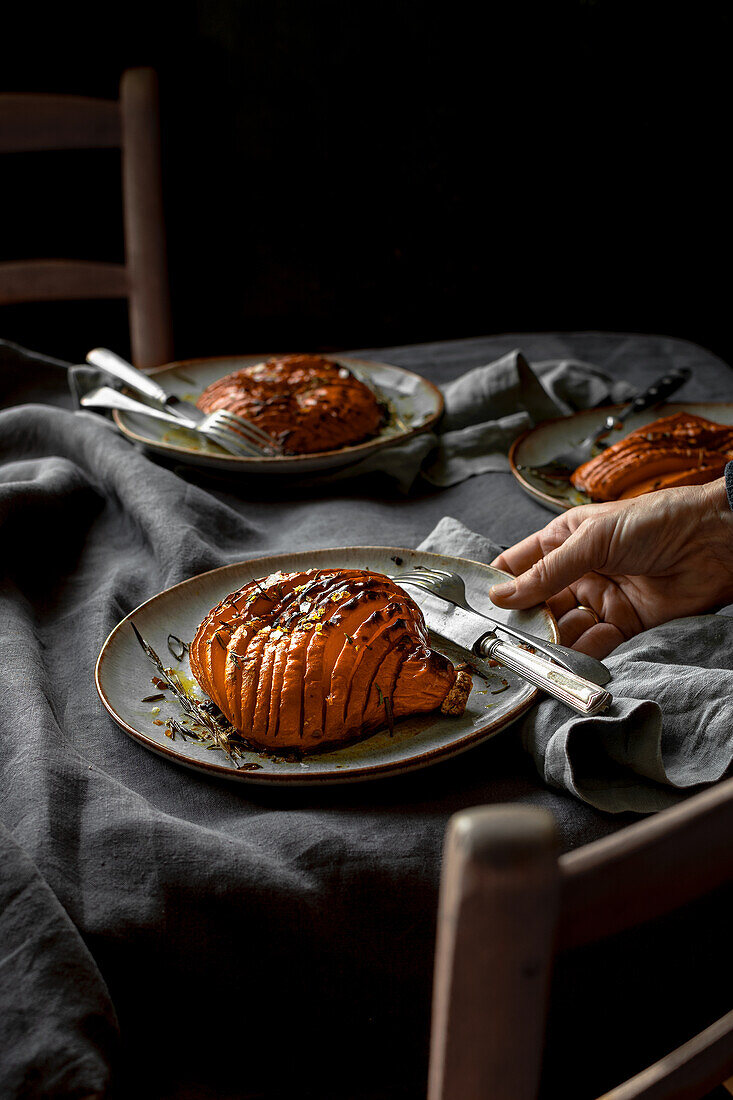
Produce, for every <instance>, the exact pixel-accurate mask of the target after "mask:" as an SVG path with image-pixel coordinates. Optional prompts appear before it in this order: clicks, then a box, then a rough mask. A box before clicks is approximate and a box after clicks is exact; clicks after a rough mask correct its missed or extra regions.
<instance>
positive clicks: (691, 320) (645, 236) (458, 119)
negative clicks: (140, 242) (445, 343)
mask: <svg viewBox="0 0 733 1100" xmlns="http://www.w3.org/2000/svg"><path fill="white" fill-rule="evenodd" d="M730 30H731V16H730V7H729V5H728V4H727V3H722V2H705V0H696V2H695V3H684V4H677V5H675V4H673V3H644V2H642V0H636V2H626V0H543V2H523V0H517V2H515V3H506V4H485V5H483V7H479V6H477V5H471V6H468V5H463V4H461V3H458V4H456V3H450V2H449V0H445V2H444V3H443V4H442V5H441V6H440V7H435V8H433V7H431V6H429V5H427V4H423V3H418V2H413V0H407V2H403V3H400V2H398V0H395V2H393V3H390V4H385V3H379V2H373V3H368V4H360V3H349V2H346V0H339V2H330V0H322V2H316V3H298V2H297V0H289V2H288V0H274V2H273V0H270V2H268V3H263V2H262V0H259V2H255V0H246V2H239V3H237V2H235V0H182V2H179V3H177V4H175V5H166V6H165V7H163V6H162V5H161V6H160V7H157V6H156V5H155V4H150V3H148V4H143V3H141V2H139V0H133V2H129V3H125V4H116V5H101V4H98V5H97V6H96V7H94V8H92V7H91V6H86V5H84V6H81V5H74V4H71V5H56V7H55V8H54V9H50V8H46V6H45V5H44V6H39V5H37V4H33V3H27V4H25V5H20V4H18V3H15V4H14V7H13V10H12V11H8V5H6V6H5V10H4V14H3V15H2V16H0V32H1V37H2V40H3V50H2V61H3V63H2V67H1V68H0V90H6V91H46V92H51V91H62V92H73V93H79V94H91V95H101V96H109V97H115V96H116V95H117V87H118V82H119V76H120V73H121V72H122V70H123V69H124V68H125V67H128V66H134V65H152V66H154V67H155V68H156V69H157V71H158V74H159V78H160V88H161V111H162V125H163V137H164V145H163V168H164V189H165V201H166V217H167V226H168V235H169V253H170V269H171V282H172V292H173V309H174V331H175V343H176V354H177V355H178V356H179V357H189V356H196V355H216V354H227V353H238V352H241V353H246V352H259V351H266V350H267V351H270V350H293V351H294V350H311V349H313V350H315V349H325V348H331V349H335V348H348V347H352V348H355V347H365V346H370V345H371V346H377V345H380V344H382V345H386V344H394V343H408V342H419V341H428V340H434V339H448V338H453V337H461V336H471V335H481V334H490V333H500V332H507V331H517V330H519V331H540V330H546V329H550V330H568V329H608V330H621V331H644V332H656V333H666V334H669V335H674V336H681V337H686V338H688V339H691V340H694V341H696V342H698V343H701V344H704V345H706V346H707V347H709V348H711V349H712V350H713V351H715V352H717V353H718V354H719V355H721V356H722V357H723V358H725V359H727V360H729V361H733V338H732V337H731V334H730V331H729V327H728V310H729V304H728V299H729V286H730V276H729V270H728V269H729V263H730V259H729V258H730V254H731V249H730V245H731V223H730V213H729V212H730V179H729V176H728V175H727V163H728V159H729V157H728V146H729V144H730V111H729V100H730V79H729V66H730V56H731V34H730ZM0 167H1V168H2V175H1V176H0V180H1V184H0V188H1V194H0V197H1V200H2V210H3V215H2V224H3V232H2V236H1V238H0V258H2V259H11V258H16V259H17V258H22V257H25V256H42V255H53V254H55V255H64V254H66V255H70V256H85V257H87V258H98V259H117V258H119V259H121V258H122V239H121V224H120V216H119V180H118V175H119V160H118V155H117V154H116V153H112V152H102V153H99V152H94V153H74V154H58V153H56V154H25V155H18V156H10V157H4V158H2V164H1V166H0ZM0 335H2V336H3V337H5V338H7V339H14V340H18V341H19V342H21V343H25V344H27V345H29V346H31V347H34V348H37V349H39V350H42V351H46V352H49V353H51V354H56V355H65V356H70V357H81V356H82V355H83V353H84V351H85V350H86V349H87V348H89V347H91V346H93V345H94V344H97V343H102V344H107V345H109V346H112V347H115V348H117V349H119V350H126V347H127V335H126V311H125V307H124V306H123V305H122V304H120V303H93V304H91V305H90V304H87V303H85V304H74V305H73V306H69V305H67V304H63V305H56V304H54V305H43V306H22V307H12V308H9V307H5V309H2V310H0Z"/></svg>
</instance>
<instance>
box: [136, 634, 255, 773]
mask: <svg viewBox="0 0 733 1100" xmlns="http://www.w3.org/2000/svg"><path fill="white" fill-rule="evenodd" d="M130 626H131V627H132V629H133V631H134V634H135V637H136V638H137V640H138V642H139V643H140V647H141V648H142V651H143V653H144V654H145V655H146V657H148V658H149V660H151V661H152V662H153V664H154V665H155V667H156V668H157V670H158V673H159V674H160V676H161V678H162V679H163V680H165V682H166V683H167V684H168V687H169V688H170V689H171V691H172V692H173V694H174V695H175V697H176V699H177V700H178V702H179V703H180V704H181V706H182V707H183V709H184V710H185V712H186V714H188V715H189V717H191V718H193V720H194V721H195V722H198V724H199V725H201V726H205V728H206V729H207V730H208V731H209V733H210V734H211V736H212V737H213V739H214V741H215V742H216V745H217V747H218V748H220V749H221V750H222V752H223V753H224V754H225V756H226V757H227V759H228V760H229V761H230V762H231V763H232V764H233V765H234V767H235V768H237V769H238V768H239V764H238V763H237V761H236V760H235V759H234V757H233V756H232V754H231V752H230V751H229V744H228V740H227V737H226V734H225V733H224V732H223V731H222V730H220V729H219V727H218V726H217V724H216V722H215V721H214V719H213V718H212V717H211V716H210V715H209V714H207V713H206V711H205V710H204V708H203V707H201V706H199V705H198V703H197V702H196V701H195V700H194V699H192V698H191V697H190V696H189V695H187V694H186V692H185V691H184V690H183V688H182V687H181V685H180V683H179V682H178V680H177V679H176V677H175V676H171V675H169V673H168V672H166V669H165V667H164V665H163V662H162V661H161V659H160V657H159V656H158V654H157V653H156V652H155V650H154V649H153V647H152V646H151V645H150V644H149V643H148V642H146V641H145V639H144V638H143V636H142V634H141V633H140V631H139V630H138V628H137V627H136V626H135V624H134V623H133V622H131V623H130ZM179 640H180V639H179Z"/></svg>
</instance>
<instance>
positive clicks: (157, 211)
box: [0, 68, 173, 369]
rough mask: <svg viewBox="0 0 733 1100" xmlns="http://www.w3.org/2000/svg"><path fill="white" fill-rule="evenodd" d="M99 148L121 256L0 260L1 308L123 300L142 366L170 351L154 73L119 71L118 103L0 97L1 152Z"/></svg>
mask: <svg viewBox="0 0 733 1100" xmlns="http://www.w3.org/2000/svg"><path fill="white" fill-rule="evenodd" d="M104 148H120V149H121V151H122V198H123V221H124V231H125V263H124V264H115V263H98V262H91V261H89V262H87V261H80V260H60V259H52V260H21V261H14V262H6V263H0V305H10V304H14V303H19V302H40V301H51V300H71V299H83V298H126V299H127V300H128V306H129V315H130V343H131V347H132V358H133V361H134V362H135V365H136V366H138V367H140V368H141V369H148V368H151V367H156V366H160V365H161V364H162V363H167V362H170V360H171V359H172V357H173V347H172V337H171V315H170V298H169V286H168V268H167V260H166V247H165V229H164V221H163V198H162V187H161V167H160V122H159V112H158V83H157V77H156V74H155V72H154V70H152V69H147V68H143V69H128V70H127V71H126V72H125V73H123V75H122V80H121V82H120V98H119V100H106V99H90V98H86V97H83V96H55V95H11V94H3V95H0V153H13V152H15V153H19V152H23V153H24V152H31V151H42V150H53V149H104Z"/></svg>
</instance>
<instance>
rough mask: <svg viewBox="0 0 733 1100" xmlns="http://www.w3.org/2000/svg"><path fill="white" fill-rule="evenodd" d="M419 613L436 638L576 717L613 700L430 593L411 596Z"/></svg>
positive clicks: (571, 673)
mask: <svg viewBox="0 0 733 1100" xmlns="http://www.w3.org/2000/svg"><path fill="white" fill-rule="evenodd" d="M410 595H411V596H412V598H413V599H414V601H415V603H417V605H418V606H419V608H420V610H421V611H422V614H423V618H424V620H425V625H426V626H427V627H428V629H429V630H430V631H431V632H432V633H433V634H434V635H435V636H436V637H438V638H443V639H444V640H445V641H448V642H451V643H452V644H453V645H456V646H458V647H459V648H460V649H462V650H464V651H465V652H466V653H467V654H470V655H471V656H473V657H474V658H479V659H483V660H485V661H487V660H494V661H497V662H498V663H499V664H500V665H503V666H504V668H508V669H511V671H512V672H516V673H517V674H518V675H519V676H521V677H522V678H523V679H524V680H526V681H527V682H528V683H530V684H532V685H533V686H534V687H538V688H541V689H542V690H543V691H545V692H547V694H548V695H552V696H553V697H554V698H555V699H558V700H559V701H560V702H561V703H565V705H566V706H569V707H571V708H572V709H573V710H575V711H577V712H578V713H579V714H584V715H586V716H590V715H593V714H598V713H599V712H600V711H602V710H605V709H606V707H608V706H610V704H611V703H612V702H613V696H612V695H611V693H610V692H608V691H606V690H605V688H602V687H599V686H598V684H594V683H592V682H591V681H590V680H585V679H583V677H582V676H578V675H576V674H575V673H574V672H569V671H568V670H567V669H564V668H560V666H559V665H556V664H555V663H554V662H553V661H548V660H546V659H545V658H544V657H541V656H540V655H539V654H537V653H531V652H530V651H529V650H528V649H524V648H523V647H522V646H518V645H514V643H513V642H508V641H505V640H504V639H502V638H498V637H497V636H496V634H495V633H494V631H493V630H490V629H489V630H487V620H486V619H484V618H483V617H482V616H481V615H478V614H477V613H475V612H473V611H466V610H465V609H464V608H462V607H458V606H457V604H452V603H448V602H447V601H446V600H442V599H441V598H440V597H439V596H434V595H433V594H432V592H424V591H421V592H417V591H414V592H411V593H410Z"/></svg>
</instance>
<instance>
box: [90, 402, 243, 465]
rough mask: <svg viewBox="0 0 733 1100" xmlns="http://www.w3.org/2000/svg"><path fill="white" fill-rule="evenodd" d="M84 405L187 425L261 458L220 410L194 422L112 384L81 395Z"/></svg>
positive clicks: (224, 445)
mask: <svg viewBox="0 0 733 1100" xmlns="http://www.w3.org/2000/svg"><path fill="white" fill-rule="evenodd" d="M81 404H82V405H83V406H84V407H85V408H87V409H122V410H123V411H124V412H131V413H135V415H136V416H147V417H150V419H151V420H159V421H161V422H162V423H163V424H169V425H170V426H171V427H172V428H185V429H186V431H189V432H192V433H193V434H194V435H195V434H197V433H200V434H201V435H203V436H204V438H206V439H211V440H212V441H213V442H214V443H217V444H218V445H219V446H220V447H222V448H223V449H224V450H225V451H228V452H229V454H232V455H235V456H236V457H237V458H250V457H252V456H253V455H257V456H259V457H262V451H260V450H257V449H256V448H254V447H253V446H252V445H251V444H249V443H248V442H247V441H246V440H245V439H243V438H242V436H240V435H239V433H238V432H235V431H233V430H232V429H231V428H229V427H228V426H227V425H226V424H222V423H220V419H219V417H218V414H217V413H211V414H210V416H209V417H206V418H205V419H204V420H203V421H201V423H199V424H194V423H193V422H192V421H185V420H181V418H180V417H179V416H173V415H172V414H171V413H168V412H164V411H163V410H162V409H158V408H154V407H153V406H152V405H146V404H144V403H143V402H142V401H136V400H135V398H134V397H128V395H127V394H126V393H121V392H120V391H119V390H114V389H112V387H111V386H99V387H98V388H97V389H96V390H90V391H89V393H85V394H84V396H83V397H82V398H81Z"/></svg>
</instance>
